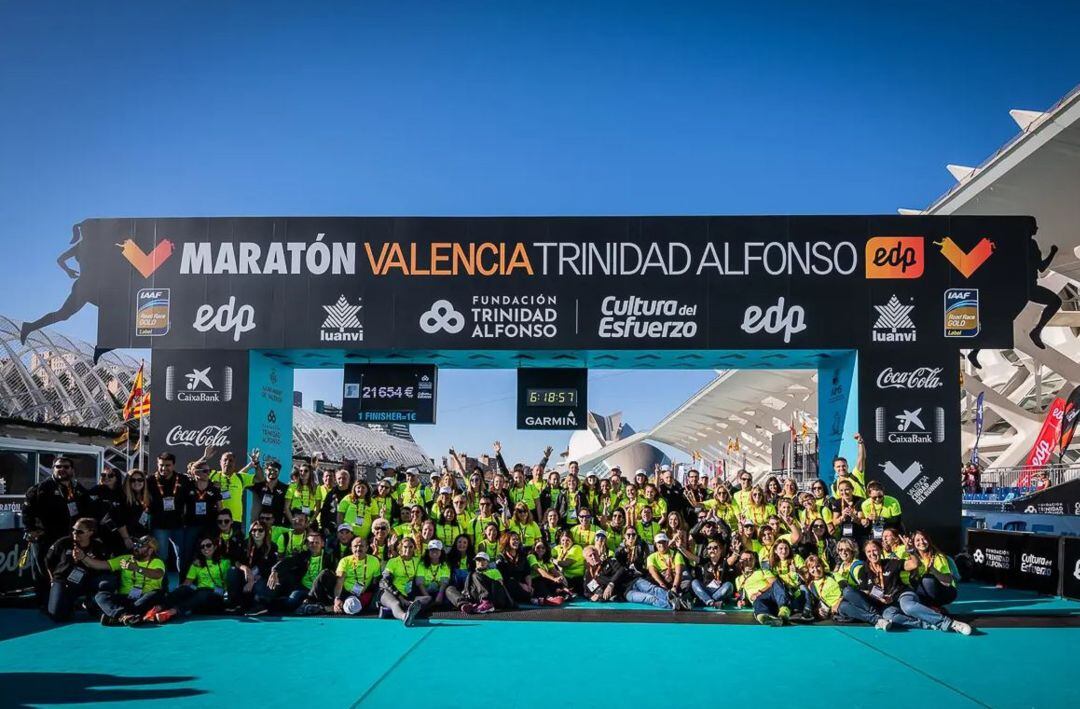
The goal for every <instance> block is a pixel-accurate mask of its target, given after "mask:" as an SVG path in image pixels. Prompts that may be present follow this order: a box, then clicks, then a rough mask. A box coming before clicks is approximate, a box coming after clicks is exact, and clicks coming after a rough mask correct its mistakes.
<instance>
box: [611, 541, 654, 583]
mask: <svg viewBox="0 0 1080 709" xmlns="http://www.w3.org/2000/svg"><path fill="white" fill-rule="evenodd" d="M635 550H636V552H637V553H636V555H635V559H634V561H630V555H631V552H632V551H635ZM648 557H649V547H648V546H647V545H646V544H645V542H643V541H642V540H641V539H638V540H637V544H636V545H635V546H634V547H628V546H627V545H626V541H625V540H623V543H622V544H620V545H619V548H618V549H616V550H615V559H616V560H617V561H618V562H619V563H620V564H622V566H623V567H624V568H625V569H626V570H627V571H628V572H630V573H631V574H633V575H634V576H646V577H647V576H648V574H647V573H646V571H645V560H646V559H648Z"/></svg>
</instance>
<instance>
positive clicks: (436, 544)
mask: <svg viewBox="0 0 1080 709" xmlns="http://www.w3.org/2000/svg"><path fill="white" fill-rule="evenodd" d="M427 548H428V549H438V550H439V551H442V550H443V545H442V542H440V541H439V540H438V539H432V540H431V541H430V542H428V543H427Z"/></svg>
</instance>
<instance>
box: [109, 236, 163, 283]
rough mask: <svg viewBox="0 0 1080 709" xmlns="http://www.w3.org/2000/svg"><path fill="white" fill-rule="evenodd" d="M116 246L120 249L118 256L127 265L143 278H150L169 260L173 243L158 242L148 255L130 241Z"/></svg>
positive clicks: (127, 240)
mask: <svg viewBox="0 0 1080 709" xmlns="http://www.w3.org/2000/svg"><path fill="white" fill-rule="evenodd" d="M117 246H119V247H120V255H122V256H123V257H124V258H126V259H127V260H128V263H130V264H131V265H132V266H134V267H135V270H136V271H138V272H139V273H140V274H141V275H142V277H143V278H149V277H150V276H152V275H153V273H154V271H156V270H158V267H160V266H161V264H163V263H165V262H166V261H168V260H169V257H170V256H172V252H173V243H172V242H171V241H169V240H168V239H162V240H161V241H159V242H158V243H157V246H155V247H154V248H153V250H151V251H150V253H146V252H145V251H143V250H142V249H140V248H139V245H138V244H136V243H135V241H134V240H132V239H125V240H124V243H122V244H117Z"/></svg>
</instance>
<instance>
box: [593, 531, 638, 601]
mask: <svg viewBox="0 0 1080 709" xmlns="http://www.w3.org/2000/svg"><path fill="white" fill-rule="evenodd" d="M582 557H583V558H584V559H585V575H584V577H583V578H582V589H583V590H584V595H585V597H586V598H588V599H589V600H590V601H594V602H599V601H618V600H620V599H621V598H622V596H623V593H625V592H626V589H627V587H628V586H629V585H630V584H631V583H632V582H633V580H634V574H632V573H631V572H629V571H627V569H626V567H625V566H623V565H622V564H620V563H619V561H618V560H617V559H616V558H615V557H613V556H604V555H603V554H601V553H600V551H599V550H598V549H597V548H596V547H595V546H592V545H590V546H587V547H585V549H584V550H583V552H582Z"/></svg>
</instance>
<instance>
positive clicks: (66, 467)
mask: <svg viewBox="0 0 1080 709" xmlns="http://www.w3.org/2000/svg"><path fill="white" fill-rule="evenodd" d="M53 470H71V466H70V465H68V464H67V463H61V464H59V465H54V466H53Z"/></svg>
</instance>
